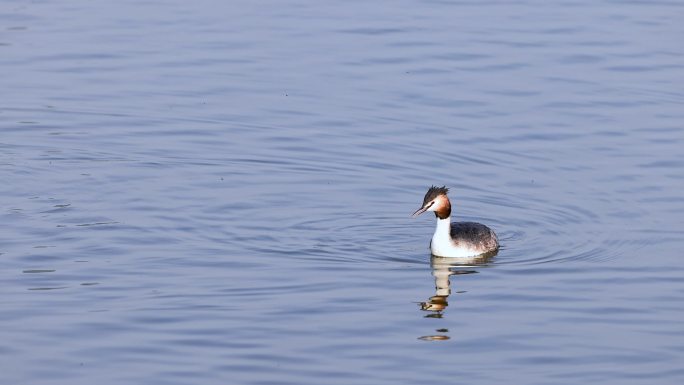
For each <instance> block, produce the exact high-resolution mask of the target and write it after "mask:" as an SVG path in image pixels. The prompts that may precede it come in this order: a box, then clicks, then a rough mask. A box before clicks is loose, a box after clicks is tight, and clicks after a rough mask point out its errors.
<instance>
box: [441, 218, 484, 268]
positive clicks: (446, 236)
mask: <svg viewBox="0 0 684 385" xmlns="http://www.w3.org/2000/svg"><path fill="white" fill-rule="evenodd" d="M430 251H431V252H432V255H436V256H438V257H447V258H470V257H475V256H478V255H480V254H481V253H480V252H478V251H475V250H472V249H470V248H468V247H457V246H456V245H454V242H453V241H452V240H451V217H449V218H446V219H437V228H436V229H435V234H434V235H433V236H432V242H430Z"/></svg>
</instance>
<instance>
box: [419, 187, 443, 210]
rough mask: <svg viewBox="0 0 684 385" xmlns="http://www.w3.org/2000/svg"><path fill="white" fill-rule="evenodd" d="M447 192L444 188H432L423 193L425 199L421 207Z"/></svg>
mask: <svg viewBox="0 0 684 385" xmlns="http://www.w3.org/2000/svg"><path fill="white" fill-rule="evenodd" d="M448 192H449V189H448V188H446V186H442V187H437V186H432V187H430V189H429V190H428V191H427V192H426V193H425V198H423V206H425V204H426V203H428V202H430V201H431V200H433V199H435V198H437V197H438V196H440V195H446V194H447V193H448Z"/></svg>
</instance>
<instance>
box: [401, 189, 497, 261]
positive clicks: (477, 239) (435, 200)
mask: <svg viewBox="0 0 684 385" xmlns="http://www.w3.org/2000/svg"><path fill="white" fill-rule="evenodd" d="M448 193H449V189H448V188H447V187H446V186H442V187H437V186H431V187H430V189H428V191H427V193H425V197H424V198H423V206H421V208H419V209H418V210H416V211H415V212H414V213H413V215H412V217H413V218H415V217H417V216H418V215H420V214H422V213H424V212H426V211H433V212H434V213H435V216H436V217H437V227H436V228H435V234H434V235H433V236H432V240H431V241H430V251H431V252H432V255H434V256H436V257H446V258H462V259H467V258H474V257H479V256H484V255H491V254H494V253H496V252H497V251H498V250H499V240H498V238H497V237H496V233H494V231H493V230H492V229H490V228H489V227H487V226H485V225H483V224H481V223H476V222H453V223H452V222H451V202H450V201H449V197H448V196H447V194H448Z"/></svg>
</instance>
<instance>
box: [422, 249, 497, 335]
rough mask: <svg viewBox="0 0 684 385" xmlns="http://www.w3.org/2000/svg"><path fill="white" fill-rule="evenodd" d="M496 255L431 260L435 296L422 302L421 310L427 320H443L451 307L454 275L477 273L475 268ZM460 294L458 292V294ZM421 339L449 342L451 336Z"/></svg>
mask: <svg viewBox="0 0 684 385" xmlns="http://www.w3.org/2000/svg"><path fill="white" fill-rule="evenodd" d="M495 255H496V253H491V254H485V255H481V256H479V257H477V258H474V259H469V260H468V261H466V262H464V261H462V260H456V259H455V258H443V257H436V256H432V258H431V259H430V266H431V267H432V276H433V277H435V295H433V296H432V297H430V298H428V300H427V301H425V302H420V303H419V304H420V309H421V310H423V311H425V312H427V313H428V314H427V315H425V318H442V317H443V316H444V310H445V309H446V308H447V307H448V306H449V295H450V294H451V281H450V277H451V276H452V275H463V274H474V273H477V271H476V270H474V269H473V268H474V267H483V266H485V265H486V264H487V263H489V262H490V261H491V259H492V258H493V257H494V256H495ZM457 293H458V292H457ZM436 331H437V332H439V333H446V332H448V331H449V330H448V329H437V330H436ZM419 339H421V340H425V341H443V340H448V339H449V336H448V335H445V334H436V335H428V336H422V337H420V338H419Z"/></svg>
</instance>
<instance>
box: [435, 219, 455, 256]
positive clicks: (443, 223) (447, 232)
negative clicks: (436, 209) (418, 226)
mask: <svg viewBox="0 0 684 385" xmlns="http://www.w3.org/2000/svg"><path fill="white" fill-rule="evenodd" d="M453 247H454V246H453V244H452V242H451V217H450V216H449V217H446V218H444V219H439V218H437V227H436V228H435V234H434V235H433V236H432V243H430V249H431V250H432V254H434V255H446V254H447V250H449V249H451V248H453Z"/></svg>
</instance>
